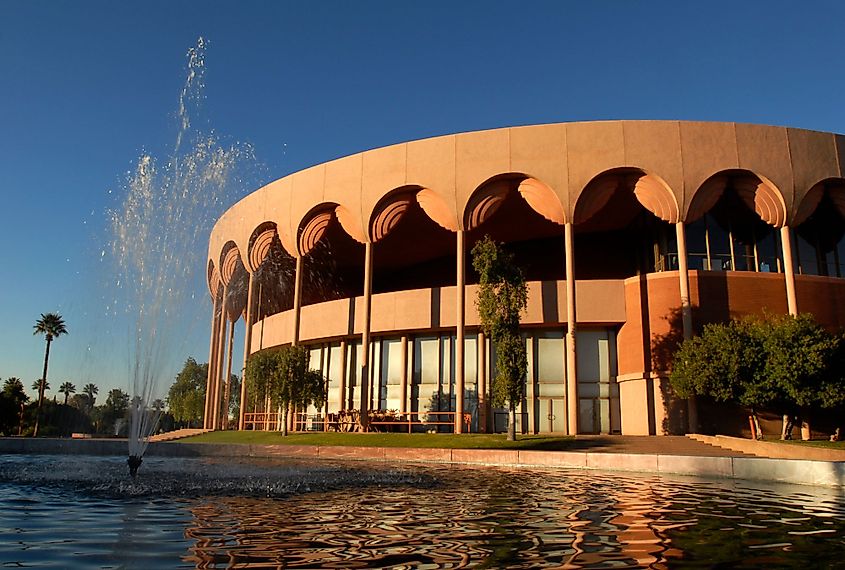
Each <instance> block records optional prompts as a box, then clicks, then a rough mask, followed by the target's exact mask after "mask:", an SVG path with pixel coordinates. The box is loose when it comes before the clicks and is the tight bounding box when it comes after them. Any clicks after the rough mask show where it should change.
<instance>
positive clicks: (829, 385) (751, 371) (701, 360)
mask: <svg viewBox="0 0 845 570" xmlns="http://www.w3.org/2000/svg"><path fill="white" fill-rule="evenodd" d="M843 353H845V341H843V337H842V336H841V335H835V334H833V333H831V332H829V331H827V330H825V329H824V328H823V327H821V326H820V325H818V324H817V323H816V322H815V321H814V320H813V318H812V316H811V315H800V316H798V317H792V316H788V315H778V316H773V315H765V316H763V317H759V316H750V317H745V318H743V319H739V320H732V321H730V322H728V323H724V324H711V325H707V326H705V327H704V331H703V333H702V334H701V335H700V336H697V337H694V338H692V339H689V340H687V341H685V342H684V343H682V344H681V347H680V349H679V350H678V351H677V353H676V354H675V358H674V362H673V368H672V372H671V374H670V375H669V382H670V383H671V385H672V388H673V389H674V390H675V392H676V393H677V394H678V395H679V396H681V397H682V398H686V397H689V396H690V395H706V396H710V397H712V398H714V399H715V400H717V401H723V402H728V401H733V402H737V403H739V404H742V405H746V406H750V407H751V408H752V409H754V408H764V407H771V408H774V409H777V410H779V411H780V412H781V413H785V414H791V413H794V412H795V410H796V409H798V408H810V407H822V408H830V407H834V406H839V405H842V404H843V403H844V402H845V377H843V374H845V369H843V366H842V362H845V355H843Z"/></svg>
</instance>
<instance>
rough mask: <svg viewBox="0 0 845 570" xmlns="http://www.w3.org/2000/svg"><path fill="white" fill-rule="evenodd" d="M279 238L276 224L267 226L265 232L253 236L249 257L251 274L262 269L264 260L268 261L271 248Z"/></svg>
mask: <svg viewBox="0 0 845 570" xmlns="http://www.w3.org/2000/svg"><path fill="white" fill-rule="evenodd" d="M260 229H261V228H260V227H259V230H260ZM256 231H258V230H256ZM277 236H278V233H277V231H276V225H275V224H272V225H265V229H264V230H262V231H261V232H260V233H257V235H256V234H253V238H252V239H251V240H250V246H249V256H247V259H248V260H249V268H248V269H249V271H250V273H254V272H255V271H257V270H258V268H259V267H261V264H262V263H264V260H265V259H267V256H268V255H270V247H271V246H272V245H273V240H274V239H277Z"/></svg>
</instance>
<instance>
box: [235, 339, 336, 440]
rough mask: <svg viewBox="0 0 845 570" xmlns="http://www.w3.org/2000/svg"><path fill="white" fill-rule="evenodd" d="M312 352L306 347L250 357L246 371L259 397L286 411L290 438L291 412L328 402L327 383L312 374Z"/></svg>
mask: <svg viewBox="0 0 845 570" xmlns="http://www.w3.org/2000/svg"><path fill="white" fill-rule="evenodd" d="M309 364H310V357H309V354H308V349H307V348H305V347H303V346H290V345H287V346H283V347H281V348H279V349H277V350H268V351H262V352H259V353H257V354H254V355H252V356H250V358H249V360H248V361H247V367H246V373H245V377H246V381H247V382H249V383H250V389H251V390H255V394H263V393H265V392H266V393H267V394H268V395H269V396H270V402H271V405H272V406H273V407H276V406H281V408H282V410H283V411H284V412H283V414H284V419H283V421H282V435H287V434H288V410H289V409H290V407H291V406H293V407H295V408H306V407H308V406H309V405H311V404H314V405H315V406H316V407H318V408H319V407H320V406H322V405H323V403H324V402H325V399H326V392H325V381H324V379H323V377H322V376H321V375H320V373H319V372H318V371H316V370H311V368H310V366H309Z"/></svg>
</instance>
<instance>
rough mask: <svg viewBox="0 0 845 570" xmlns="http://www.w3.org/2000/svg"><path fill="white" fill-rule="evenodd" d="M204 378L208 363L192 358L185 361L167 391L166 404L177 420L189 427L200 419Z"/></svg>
mask: <svg viewBox="0 0 845 570" xmlns="http://www.w3.org/2000/svg"><path fill="white" fill-rule="evenodd" d="M206 378H208V364H197V361H196V360H194V359H193V358H188V359H187V360H186V361H185V364H184V366H182V370H181V371H179V373H178V374H177V375H176V379H175V380H174V381H173V384H171V386H170V389H169V390H168V392H167V406H168V408H169V409H170V413H171V414H173V418H174V419H175V420H176V421H177V422H182V423H184V424H187V425H188V427H190V426H191V425H192V424H194V423H196V422H199V421H200V420H201V419H202V414H203V409H204V407H205V381H206Z"/></svg>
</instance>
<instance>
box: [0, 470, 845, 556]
mask: <svg viewBox="0 0 845 570" xmlns="http://www.w3.org/2000/svg"><path fill="white" fill-rule="evenodd" d="M0 566H2V567H4V568H5V567H41V568H43V567H55V568H144V569H148V568H176V567H188V568H191V567H200V568H229V567H247V566H249V567H251V568H283V567H284V568H461V567H477V568H504V567H508V568H539V567H555V568H560V567H566V568H642V567H651V568H713V567H724V568H783V567H787V568H788V567H793V568H814V567H817V568H836V567H845V496H843V494H842V493H841V492H840V491H838V490H829V489H820V488H813V487H797V486H784V485H768V484H760V483H752V482H737V481H721V480H708V479H696V478H680V477H679V478H666V477H657V476H650V475H627V474H618V473H606V472H598V471H593V472H583V471H543V470H534V469H532V470H527V469H522V470H515V469H500V468H491V467H484V468H480V467H455V466H436V465H435V466H431V465H408V464H402V465H398V464H372V463H357V462H350V463H329V462H325V461H318V462H303V461H288V460H263V461H262V460H254V461H252V460H245V461H241V462H236V463H233V462H231V461H228V460H227V461H212V460H204V459H162V458H146V459H145V461H144V465H143V466H142V467H141V470H140V474H139V477H138V479H137V480H135V481H131V480H129V479H128V477H127V468H126V463H125V458H103V457H88V456H23V455H0Z"/></svg>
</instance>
